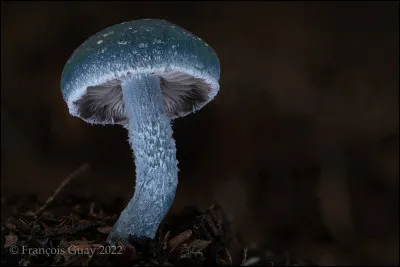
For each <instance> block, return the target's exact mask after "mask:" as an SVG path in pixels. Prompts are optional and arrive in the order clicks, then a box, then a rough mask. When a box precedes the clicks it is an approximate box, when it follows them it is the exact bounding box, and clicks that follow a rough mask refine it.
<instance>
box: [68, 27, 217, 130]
mask: <svg viewBox="0 0 400 267" xmlns="http://www.w3.org/2000/svg"><path fill="white" fill-rule="evenodd" d="M136 74H154V75H157V76H159V77H160V87H161V89H162V94H163V100H164V104H165V106H166V111H167V114H168V115H169V117H170V118H177V117H182V116H185V115H187V114H189V113H191V112H194V111H196V110H198V109H200V108H202V107H203V106H204V105H206V104H207V103H208V102H209V101H211V100H212V99H213V98H214V97H215V95H216V94H217V93H218V90H219V83H218V81H219V77H220V64H219V60H218V57H217V55H216V53H215V52H214V50H213V49H212V48H211V47H210V46H209V45H208V44H207V43H205V42H204V41H203V40H201V39H200V38H199V37H197V36H195V35H194V34H192V33H190V32H189V31H187V30H185V29H183V28H181V27H179V26H178V25H175V24H172V23H170V22H167V21H165V20H157V19H143V20H134V21H129V22H124V23H121V24H117V25H114V26H111V27H109V28H106V29H104V30H102V31H100V32H98V33H97V34H95V35H93V36H91V37H90V38H88V39H87V40H86V41H85V42H84V43H83V44H81V45H80V46H79V47H78V48H77V49H76V50H75V51H74V53H73V54H72V55H71V57H70V58H69V59H68V61H67V63H66V64H65V66H64V69H63V73H62V75H61V90H62V94H63V97H64V100H65V101H66V102H67V104H68V108H69V111H70V113H71V115H73V116H77V117H80V118H82V119H83V120H85V121H87V122H89V123H95V124H97V123H99V124H123V123H125V121H126V116H125V114H124V106H123V105H124V104H123V100H122V90H121V82H122V81H123V80H124V79H125V78H126V77H127V76H129V75H136Z"/></svg>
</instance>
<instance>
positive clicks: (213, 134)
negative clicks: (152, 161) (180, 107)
mask: <svg viewBox="0 0 400 267" xmlns="http://www.w3.org/2000/svg"><path fill="white" fill-rule="evenodd" d="M1 10H2V13H1V20H2V21H1V67H2V68H1V75H2V79H1V126H2V136H1V137H2V139H1V153H2V157H1V165H2V170H1V176H2V177H1V185H2V187H1V193H2V203H3V201H4V200H5V199H6V198H10V197H13V196H15V195H19V196H25V195H28V194H35V195H38V197H39V198H40V199H43V200H44V199H46V198H47V197H48V196H50V195H51V194H52V193H53V191H54V190H55V188H57V186H58V185H59V184H60V183H61V181H62V180H64V179H65V177H66V176H67V175H68V174H69V173H71V172H72V171H73V170H75V169H76V168H78V167H79V166H80V165H82V164H83V163H85V162H87V163H89V164H90V166H91V171H90V172H89V173H87V174H86V175H85V176H83V177H80V178H79V179H77V180H75V181H73V182H72V183H71V184H70V185H69V186H68V187H67V188H66V189H65V190H67V191H68V192H73V193H76V194H81V195H84V196H88V197H99V196H100V197H102V198H103V199H104V201H107V200H109V199H112V198H113V197H115V196H119V197H123V198H124V199H126V201H127V200H128V199H129V198H130V197H131V195H132V193H133V190H134V164H133V159H132V153H131V151H130V147H129V145H128V142H127V136H126V132H125V130H124V129H123V128H121V127H119V126H107V127H102V126H91V125H89V124H86V123H84V122H83V121H81V120H79V119H77V118H74V117H71V116H70V115H69V114H68V110H67V107H66V104H65V103H64V102H63V99H62V95H61V90H60V76H61V72H62V68H63V66H64V64H65V62H66V61H67V59H68V57H69V56H70V55H71V54H72V52H73V51H74V49H75V48H76V47H78V46H79V45H80V44H81V43H82V42H83V41H84V40H85V39H86V38H88V37H89V36H91V35H93V34H94V33H96V32H98V31H100V30H102V29H103V28H106V27H108V26H111V25H113V24H117V23H121V22H123V21H129V20H135V19H141V18H162V19H166V20H169V21H171V22H173V23H176V24H178V25H180V26H182V27H183V28H186V29H187V30H189V31H191V32H193V33H195V34H196V35H198V36H200V37H201V38H203V39H204V40H206V41H207V42H208V43H209V44H210V46H212V47H213V48H214V50H215V51H216V52H217V54H218V56H219V58H220V61H221V80H220V86H221V90H220V92H219V94H218V95H217V97H216V98H215V100H214V101H212V102H211V103H210V104H208V105H207V106H206V107H205V108H203V109H202V110H201V111H200V112H197V113H195V114H192V115H190V116H187V117H185V118H181V119H178V120H176V121H175V122H174V137H175V139H176V142H177V149H178V155H177V157H178V160H179V162H180V163H179V168H180V173H179V187H178V192H177V196H176V200H175V202H174V205H173V207H172V210H171V212H177V211H179V210H181V208H182V207H183V206H184V205H189V204H197V205H199V206H201V207H207V206H208V205H209V204H211V203H214V202H217V203H220V204H221V205H222V206H223V208H224V209H225V211H226V213H227V214H228V215H229V217H230V218H231V219H232V220H233V222H234V226H235V228H236V229H237V230H238V232H239V233H240V235H241V237H242V238H243V240H244V241H245V242H246V243H247V244H248V245H249V246H250V247H252V246H253V247H254V246H261V247H262V246H276V247H284V248H287V249H290V250H291V251H292V252H294V253H295V255H296V256H298V257H300V258H308V259H311V260H313V261H315V262H317V263H319V264H333V263H335V264H343V263H350V264H360V263H364V264H379V263H380V264H398V261H399V259H398V257H399V254H398V247H399V244H398V232H399V231H398V222H399V218H398V217H399V212H398V209H399V190H398V186H399V165H398V160H399V150H398V148H399V124H398V120H399V115H398V109H399V98H398V97H399V80H398V79H399V24H398V23H399V21H398V20H399V15H398V13H399V4H398V2H397V1H393V2H384V1H380V2H341V3H339V2H336V3H335V2H309V3H295V2H285V3H284V2H183V1H182V2H116V1H115V2H112V3H111V2H82V1H79V2H78V1H77V2H11V1H10V2H2V9H1Z"/></svg>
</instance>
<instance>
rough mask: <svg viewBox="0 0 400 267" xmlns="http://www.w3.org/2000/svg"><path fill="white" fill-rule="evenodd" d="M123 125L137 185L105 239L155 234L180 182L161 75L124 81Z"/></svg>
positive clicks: (141, 75) (133, 77)
mask: <svg viewBox="0 0 400 267" xmlns="http://www.w3.org/2000/svg"><path fill="white" fill-rule="evenodd" d="M121 86H122V93H123V100H124V109H125V114H126V116H127V118H128V120H127V123H126V125H125V128H126V129H127V130H128V133H129V143H130V145H131V147H132V150H133V152H134V157H135V164H136V187H135V193H134V195H133V198H132V199H131V200H130V201H129V203H128V205H127V207H126V208H125V210H123V211H122V213H121V215H120V217H119V219H118V221H117V222H116V223H115V225H114V228H113V230H112V232H111V233H110V235H109V237H108V241H109V242H111V243H114V242H116V241H118V240H119V241H122V242H124V243H126V242H129V239H130V238H139V239H142V238H150V239H154V237H155V235H156V233H157V229H158V226H159V224H160V223H161V221H162V220H163V219H164V217H165V216H166V214H167V213H168V211H169V209H170V207H171V205H172V202H173V200H174V197H175V191H176V187H177V184H178V167H177V164H178V162H177V160H176V147H175V140H174V139H173V137H172V127H171V122H170V119H169V118H168V116H167V114H166V109H165V105H164V103H163V100H162V92H161V87H160V78H159V77H158V76H156V75H152V74H140V75H134V76H131V77H129V78H127V79H126V80H124V82H123V83H122V85H121Z"/></svg>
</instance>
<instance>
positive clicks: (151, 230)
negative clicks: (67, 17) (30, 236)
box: [61, 19, 220, 244]
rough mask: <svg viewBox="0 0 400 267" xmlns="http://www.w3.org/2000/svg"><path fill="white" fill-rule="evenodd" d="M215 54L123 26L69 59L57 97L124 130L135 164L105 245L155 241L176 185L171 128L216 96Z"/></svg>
mask: <svg viewBox="0 0 400 267" xmlns="http://www.w3.org/2000/svg"><path fill="white" fill-rule="evenodd" d="M219 76H220V65H219V60H218V57H217V55H216V53H215V52H214V50H213V49H212V48H211V47H210V46H208V45H207V44H206V43H205V42H204V41H202V40H201V39H200V38H199V37H197V36H195V35H193V34H192V33H190V32H188V31H186V30H185V29H183V28H181V27H179V26H177V25H175V24H172V23H170V22H167V21H165V20H158V19H142V20H134V21H129V22H124V23H121V24H117V25H114V26H111V27H109V28H106V29H104V30H102V31H100V32H98V33H97V34H95V35H93V36H91V37H90V38H88V39H87V40H86V41H85V42H84V43H83V44H81V45H80V46H79V47H78V48H77V49H76V50H75V51H74V53H73V54H72V55H71V57H70V58H69V59H68V61H67V63H66V64H65V66H64V69H63V72H62V75H61V90H62V94H63V98H64V100H65V101H66V103H67V105H68V109H69V112H70V114H71V115H72V116H76V117H79V118H81V119H83V120H84V121H85V122H88V123H91V124H102V125H106V124H119V125H122V126H123V127H125V128H126V129H127V130H128V135H129V143H130V145H131V148H132V150H133V153H134V159H135V164H136V186H135V192H134V194H133V197H132V199H131V200H130V201H129V203H128V205H127V207H126V208H125V209H124V210H123V211H122V212H121V214H120V217H119V218H118V220H117V222H116V223H115V225H114V226H113V230H112V231H111V233H110V234H109V236H108V242H109V243H115V242H117V241H120V242H122V243H125V244H126V243H129V242H130V241H131V240H134V239H154V238H155V236H156V232H157V229H158V227H159V225H160V223H161V221H162V220H163V219H164V217H165V216H166V214H167V213H168V211H169V209H170V207H171V205H172V202H173V200H174V197H175V192H176V188H177V184H178V167H177V165H178V161H177V159H176V147H175V140H174V139H173V136H172V134H173V132H172V127H171V120H173V119H175V118H178V117H183V116H185V115H187V114H189V113H191V112H195V111H196V110H199V109H200V108H202V107H203V106H204V105H206V104H207V103H208V102H209V101H211V100H212V99H213V98H214V97H215V95H216V94H217V93H218V90H219V83H218V81H219Z"/></svg>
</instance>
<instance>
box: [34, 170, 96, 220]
mask: <svg viewBox="0 0 400 267" xmlns="http://www.w3.org/2000/svg"><path fill="white" fill-rule="evenodd" d="M87 170H89V164H88V163H85V164H83V165H82V166H81V167H79V168H78V169H76V170H75V171H74V172H73V173H71V174H70V175H69V176H68V177H67V178H66V179H65V180H64V181H63V182H62V183H61V184H60V186H59V187H58V188H57V189H56V191H54V193H53V195H52V196H51V197H49V198H48V199H47V200H46V202H45V203H44V204H43V205H42V206H41V207H40V208H39V209H38V210H37V211H36V212H35V217H38V216H39V215H40V213H41V212H42V211H43V210H44V209H45V208H46V207H47V206H48V205H49V204H50V203H51V202H52V201H53V200H54V198H55V197H56V196H57V195H58V194H59V193H60V192H61V190H62V189H63V188H64V187H65V186H66V185H68V184H69V183H70V182H71V181H72V180H73V179H75V178H76V177H78V176H81V175H82V174H83V173H85V172H86V171H87Z"/></svg>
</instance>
